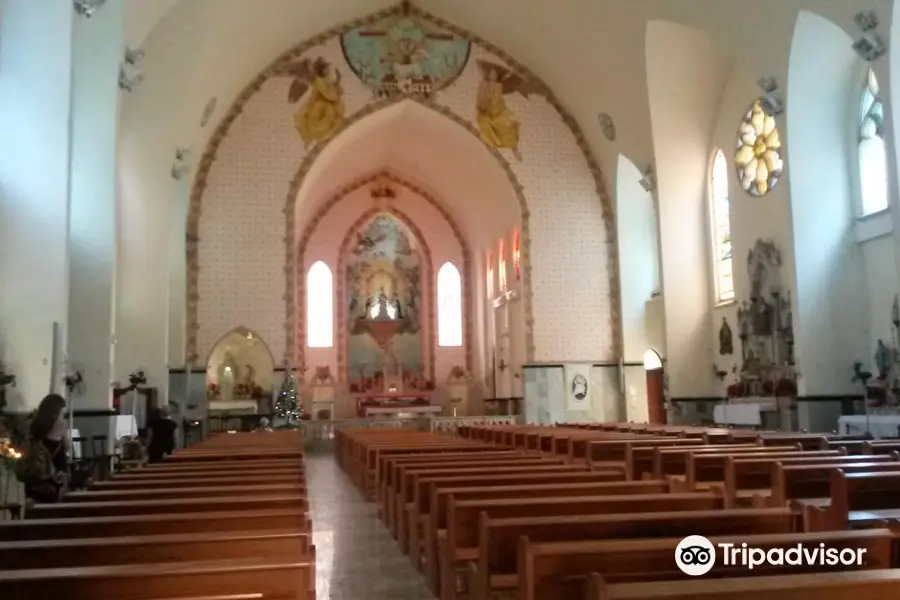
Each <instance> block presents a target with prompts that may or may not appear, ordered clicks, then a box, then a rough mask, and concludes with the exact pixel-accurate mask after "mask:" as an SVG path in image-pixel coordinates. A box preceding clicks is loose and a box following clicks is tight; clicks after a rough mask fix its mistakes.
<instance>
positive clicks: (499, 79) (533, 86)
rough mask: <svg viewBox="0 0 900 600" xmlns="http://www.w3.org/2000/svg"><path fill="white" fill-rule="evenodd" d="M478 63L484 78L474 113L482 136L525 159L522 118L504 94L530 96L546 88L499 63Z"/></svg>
mask: <svg viewBox="0 0 900 600" xmlns="http://www.w3.org/2000/svg"><path fill="white" fill-rule="evenodd" d="M478 66H479V68H480V69H481V75H482V79H481V83H480V84H479V85H478V96H477V98H476V100H475V114H476V121H477V122H478V131H479V133H481V139H482V140H484V143H485V144H487V145H488V146H490V147H491V148H498V149H499V148H506V149H509V150H512V153H513V156H515V157H516V160H522V154H521V153H520V152H519V120H518V118H517V117H516V115H515V114H514V113H513V111H512V110H510V108H509V107H508V106H507V105H506V98H505V96H506V95H507V94H511V93H513V92H519V93H520V94H522V95H523V96H525V97H526V98H527V97H528V95H529V94H531V93H543V91H544V90H543V88H542V86H541V85H540V84H538V83H537V82H534V81H531V80H530V79H527V78H525V77H522V76H520V75H516V74H515V73H513V72H512V71H510V70H509V69H508V68H506V67H503V66H500V65H498V64H495V63H491V62H488V61H484V60H479V61H478Z"/></svg>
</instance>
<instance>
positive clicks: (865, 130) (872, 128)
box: [859, 69, 888, 216]
mask: <svg viewBox="0 0 900 600" xmlns="http://www.w3.org/2000/svg"><path fill="white" fill-rule="evenodd" d="M859 191H860V203H861V206H860V209H861V211H862V215H863V216H865V215H871V214H873V213H877V212H879V211H882V210H884V209H886V208H887V207H888V189H887V151H886V149H885V144H884V104H883V103H882V97H881V90H880V89H879V87H878V79H877V78H876V77H875V72H874V71H873V70H872V69H869V71H868V74H867V75H866V82H865V85H864V86H863V92H862V98H861V100H860V105H859Z"/></svg>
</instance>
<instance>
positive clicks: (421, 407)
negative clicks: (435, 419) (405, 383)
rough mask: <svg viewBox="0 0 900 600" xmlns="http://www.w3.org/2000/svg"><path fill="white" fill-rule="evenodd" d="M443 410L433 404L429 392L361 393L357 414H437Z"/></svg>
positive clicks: (368, 415)
mask: <svg viewBox="0 0 900 600" xmlns="http://www.w3.org/2000/svg"><path fill="white" fill-rule="evenodd" d="M442 412H443V408H442V407H440V406H436V405H433V404H431V396H430V395H427V394H426V395H421V394H416V395H413V394H360V395H358V396H357V397H356V414H357V416H359V417H371V416H375V415H378V416H385V415H388V416H391V415H399V414H413V415H431V416H437V415H439V414H441V413H442Z"/></svg>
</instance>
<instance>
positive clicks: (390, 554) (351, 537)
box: [306, 452, 434, 600]
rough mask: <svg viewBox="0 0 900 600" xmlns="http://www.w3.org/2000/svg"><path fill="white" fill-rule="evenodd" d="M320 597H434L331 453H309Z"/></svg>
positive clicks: (417, 599) (358, 599) (410, 599)
mask: <svg viewBox="0 0 900 600" xmlns="http://www.w3.org/2000/svg"><path fill="white" fill-rule="evenodd" d="M306 471H307V485H308V490H309V502H310V512H311V513H312V520H313V541H314V543H315V545H316V599H317V600H433V598H434V596H432V594H431V592H430V591H429V590H428V587H427V586H426V585H425V580H424V579H423V578H422V576H421V575H419V574H418V573H417V572H416V570H415V569H414V568H413V566H412V564H411V563H410V562H409V559H408V558H407V557H406V556H404V555H403V553H402V552H401V551H400V548H399V547H398V546H397V543H396V542H395V541H394V539H393V538H392V537H391V534H390V533H388V531H387V530H386V529H385V528H384V526H383V525H382V523H381V521H380V520H379V519H378V516H377V515H376V513H375V505H374V504H373V503H369V502H366V501H365V500H364V499H363V498H362V496H361V495H360V494H359V492H358V491H357V490H356V488H355V487H354V486H353V484H352V483H350V480H349V479H347V477H346V476H345V475H344V472H343V471H341V469H340V467H338V465H337V463H336V462H335V461H334V458H333V456H332V455H331V454H330V453H312V452H310V453H309V454H307V456H306Z"/></svg>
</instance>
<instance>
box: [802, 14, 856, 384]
mask: <svg viewBox="0 0 900 600" xmlns="http://www.w3.org/2000/svg"><path fill="white" fill-rule="evenodd" d="M851 44H852V40H851V39H850V37H849V36H848V35H847V34H846V33H845V32H844V31H843V30H842V29H840V28H839V27H838V26H837V25H835V24H833V23H831V22H830V21H828V20H826V19H824V18H822V17H820V16H819V15H816V14H814V13H810V12H805V11H801V12H800V15H799V17H798V19H797V25H796V31H795V34H794V41H793V44H792V46H791V56H790V64H789V72H788V97H787V102H788V106H787V125H788V130H789V137H788V140H787V141H788V144H787V148H788V157H787V158H788V163H789V167H788V168H789V169H790V170H789V173H788V180H789V181H790V186H791V225H792V235H793V248H794V261H795V269H796V293H795V294H794V303H795V310H794V314H795V320H794V326H795V328H796V332H797V333H796V336H795V338H796V345H795V354H796V358H797V365H798V368H799V371H800V373H801V374H802V377H801V378H800V382H799V392H800V394H801V395H802V394H836V393H841V392H848V393H858V392H859V386H858V385H856V384H853V383H852V382H851V378H852V374H853V370H852V364H853V362H854V361H856V360H860V359H862V357H864V356H865V355H866V354H869V353H870V352H869V351H868V350H869V349H867V347H866V345H867V336H866V333H865V332H866V329H867V319H866V311H867V302H866V297H865V294H864V290H865V284H864V277H863V274H864V269H863V260H862V253H861V251H860V249H859V247H858V245H857V244H856V241H855V238H854V236H853V229H852V223H853V220H854V217H855V213H854V209H853V207H854V202H853V199H852V190H853V189H854V186H853V182H852V180H851V178H850V177H851V168H850V164H851V161H850V157H848V149H850V148H852V147H854V144H853V143H852V141H851V140H850V139H849V138H848V136H849V132H850V131H852V130H851V128H850V127H848V126H847V123H848V121H849V120H850V119H851V118H852V114H853V113H852V111H851V106H852V105H853V104H851V100H852V102H853V103H856V102H857V99H856V96H855V94H851V93H850V92H851V90H852V89H853V87H855V86H853V85H852V82H853V81H854V72H855V69H854V67H855V65H856V60H857V59H856V55H855V54H854V53H853V51H852V50H851V49H850V45H851Z"/></svg>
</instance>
